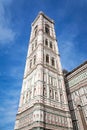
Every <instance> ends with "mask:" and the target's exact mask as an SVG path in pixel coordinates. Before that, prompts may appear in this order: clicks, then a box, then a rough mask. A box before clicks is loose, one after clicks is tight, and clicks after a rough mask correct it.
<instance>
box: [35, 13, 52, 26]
mask: <svg viewBox="0 0 87 130" xmlns="http://www.w3.org/2000/svg"><path fill="white" fill-rule="evenodd" d="M41 15H42V16H43V17H44V18H45V19H47V20H48V21H49V22H51V23H53V24H54V20H53V19H51V18H49V17H48V16H47V15H45V14H44V13H43V12H42V11H40V12H39V13H38V16H37V17H36V19H35V20H34V21H33V23H32V25H34V23H35V22H36V21H37V19H38V18H39V17H40V16H41Z"/></svg>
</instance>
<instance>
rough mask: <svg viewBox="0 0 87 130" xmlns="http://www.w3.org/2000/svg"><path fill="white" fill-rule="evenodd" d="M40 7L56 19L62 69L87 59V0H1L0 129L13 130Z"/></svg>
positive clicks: (73, 66)
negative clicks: (32, 33)
mask: <svg viewBox="0 0 87 130" xmlns="http://www.w3.org/2000/svg"><path fill="white" fill-rule="evenodd" d="M39 11H43V12H44V13H45V14H46V15H47V16H49V17H50V18H51V19H53V20H54V21H55V31H56V37H57V40H58V47H59V52H60V57H61V63H62V67H63V69H66V70H68V71H71V70H72V69H74V68H75V67H77V66H78V65H80V64H81V63H83V62H84V61H86V60H87V0H0V130H13V129H14V124H15V118H16V113H17V110H18V104H19V97H20V91H21V86H22V80H23V74H24V68H25V62H26V55H27V50H28V44H29V38H30V31H31V23H32V22H33V21H34V19H35V18H36V16H37V15H38V13H39Z"/></svg>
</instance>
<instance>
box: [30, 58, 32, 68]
mask: <svg viewBox="0 0 87 130" xmlns="http://www.w3.org/2000/svg"><path fill="white" fill-rule="evenodd" d="M31 67H32V60H30V68H31Z"/></svg>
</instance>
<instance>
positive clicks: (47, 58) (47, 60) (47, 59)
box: [46, 54, 49, 63]
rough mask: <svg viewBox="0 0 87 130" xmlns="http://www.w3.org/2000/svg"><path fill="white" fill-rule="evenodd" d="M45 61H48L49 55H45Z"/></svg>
mask: <svg viewBox="0 0 87 130" xmlns="http://www.w3.org/2000/svg"><path fill="white" fill-rule="evenodd" d="M46 62H47V63H49V55H48V54H47V55H46Z"/></svg>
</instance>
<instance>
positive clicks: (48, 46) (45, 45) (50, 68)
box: [15, 12, 72, 130]
mask: <svg viewBox="0 0 87 130" xmlns="http://www.w3.org/2000/svg"><path fill="white" fill-rule="evenodd" d="M15 130H72V122H71V117H70V113H69V108H68V102H67V97H66V90H65V84H64V79H63V74H62V68H61V63H60V55H59V51H58V45H57V40H56V35H55V29H54V21H53V20H51V19H50V18H49V17H47V16H46V15H45V14H44V13H43V12H40V13H39V14H38V16H37V17H36V19H35V20H34V22H33V23H32V29H31V36H30V41H29V48H28V54H27V59H26V66H25V72H24V79H23V85H22V90H21V95H20V103H19V108H18V113H17V116H16V122H15Z"/></svg>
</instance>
